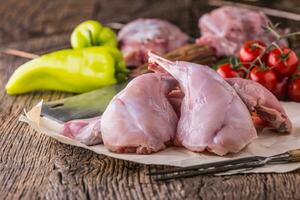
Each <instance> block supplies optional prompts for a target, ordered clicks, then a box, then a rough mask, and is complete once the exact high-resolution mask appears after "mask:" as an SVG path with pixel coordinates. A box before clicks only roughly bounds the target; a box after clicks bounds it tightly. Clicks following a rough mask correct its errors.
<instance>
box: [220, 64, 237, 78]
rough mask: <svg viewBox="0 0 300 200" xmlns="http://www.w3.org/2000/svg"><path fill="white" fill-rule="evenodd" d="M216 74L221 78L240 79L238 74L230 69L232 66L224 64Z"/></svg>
mask: <svg viewBox="0 0 300 200" xmlns="http://www.w3.org/2000/svg"><path fill="white" fill-rule="evenodd" d="M217 72H218V73H219V74H220V75H221V76H222V77H223V78H233V77H240V76H239V73H238V72H237V71H235V70H234V69H233V67H232V64H230V63H225V64H222V65H220V66H219V68H218V69H217Z"/></svg>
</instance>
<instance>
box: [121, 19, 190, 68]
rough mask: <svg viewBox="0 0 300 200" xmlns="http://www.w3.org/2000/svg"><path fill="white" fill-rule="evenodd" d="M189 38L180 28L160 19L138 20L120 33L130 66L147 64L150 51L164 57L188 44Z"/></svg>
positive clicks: (123, 50)
mask: <svg viewBox="0 0 300 200" xmlns="http://www.w3.org/2000/svg"><path fill="white" fill-rule="evenodd" d="M188 38H189V37H188V36H187V35H186V34H185V33H183V32H182V31H181V30H180V29H179V28H178V27H176V26H175V25H173V24H171V23H169V22H167V21H164V20H160V19H137V20H134V21H132V22H130V23H128V24H127V25H125V26H124V27H123V28H122V29H121V31H120V32H119V33H118V40H119V41H120V44H121V50H122V52H123V55H124V58H125V61H126V64H127V65H128V66H140V65H142V64H144V63H147V61H148V56H147V52H148V51H154V52H156V53H157V54H159V55H163V54H165V53H167V52H169V51H171V50H173V49H176V48H178V47H180V46H182V45H184V44H186V43H187V41H188Z"/></svg>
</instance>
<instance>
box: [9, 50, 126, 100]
mask: <svg viewBox="0 0 300 200" xmlns="http://www.w3.org/2000/svg"><path fill="white" fill-rule="evenodd" d="M125 77H126V67H125V62H124V60H123V57H122V54H121V52H120V51H119V50H118V49H116V48H113V47H107V46H102V47H89V48H84V49H75V50H74V49H66V50H60V51H56V52H53V53H49V54H45V55H43V56H41V57H38V58H36V59H34V60H31V61H29V62H27V63H25V64H23V65H21V66H20V67H19V68H18V69H17V70H16V71H15V72H14V74H13V75H12V76H11V78H10V79H9V81H8V83H7V85H6V91H7V93H8V94H11V95H12V94H20V93H25V92H29V91H33V90H60V91H67V92H75V93H82V92H87V91H91V90H94V89H97V88H99V87H102V86H106V85H110V84H115V83H116V82H118V81H119V82H120V81H123V80H124V79H125Z"/></svg>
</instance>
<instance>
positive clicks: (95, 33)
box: [71, 20, 117, 49]
mask: <svg viewBox="0 0 300 200" xmlns="http://www.w3.org/2000/svg"><path fill="white" fill-rule="evenodd" d="M71 46H72V47H73V48H74V49H79V48H86V47H91V46H111V47H117V36H116V34H115V32H114V31H112V30H111V29H110V28H108V27H104V26H102V24H100V23H99V22H98V21H94V20H88V21H85V22H82V23H81V24H79V25H78V26H77V27H76V28H75V29H74V31H73V32H72V35H71Z"/></svg>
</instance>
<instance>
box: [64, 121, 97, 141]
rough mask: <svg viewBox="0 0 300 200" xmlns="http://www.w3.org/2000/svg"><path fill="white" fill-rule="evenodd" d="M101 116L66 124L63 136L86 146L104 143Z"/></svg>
mask: <svg viewBox="0 0 300 200" xmlns="http://www.w3.org/2000/svg"><path fill="white" fill-rule="evenodd" d="M100 123H101V116H100V117H94V118H89V119H76V120H71V121H68V122H66V123H64V126H63V129H62V130H61V134H62V135H64V136H67V137H69V138H72V139H74V140H77V141H79V142H81V143H83V144H86V145H95V144H100V143H102V136H101V132H100Z"/></svg>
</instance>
